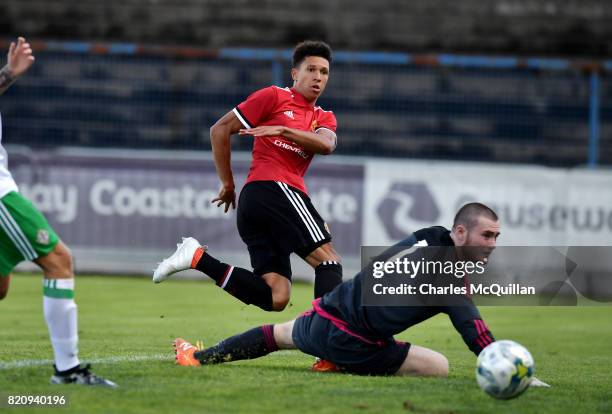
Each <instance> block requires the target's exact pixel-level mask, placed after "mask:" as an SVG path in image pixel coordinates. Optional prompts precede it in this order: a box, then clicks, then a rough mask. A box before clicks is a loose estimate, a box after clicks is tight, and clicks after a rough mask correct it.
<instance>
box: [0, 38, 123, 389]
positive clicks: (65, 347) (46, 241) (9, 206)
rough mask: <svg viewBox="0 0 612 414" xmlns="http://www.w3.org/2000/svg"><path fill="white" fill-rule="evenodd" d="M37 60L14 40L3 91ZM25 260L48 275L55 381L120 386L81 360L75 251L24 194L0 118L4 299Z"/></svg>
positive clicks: (0, 78)
mask: <svg viewBox="0 0 612 414" xmlns="http://www.w3.org/2000/svg"><path fill="white" fill-rule="evenodd" d="M33 63H34V56H33V55H32V49H31V47H30V44H29V43H27V42H26V41H25V39H24V38H23V37H20V38H19V39H18V41H17V43H15V42H13V43H11V46H10V48H9V52H8V56H7V65H6V66H4V67H3V68H2V69H0V95H1V94H3V93H4V91H6V89H7V88H8V87H9V86H10V85H11V84H12V83H13V82H14V81H15V80H16V79H17V78H18V77H19V76H20V75H22V74H23V73H24V72H26V71H27V70H28V69H29V68H30V66H32V64H33ZM26 260H28V261H33V262H35V263H36V264H37V265H38V266H39V267H40V268H41V269H42V270H43V273H44V275H45V277H44V280H43V310H44V315H45V321H46V322H47V327H48V329H49V336H50V337H51V344H52V345H53V353H54V357H55V372H54V374H53V376H52V377H51V383H53V384H70V383H76V384H82V385H98V386H106V387H116V384H115V383H113V382H112V381H109V380H106V379H104V378H102V377H99V376H97V375H95V374H93V373H91V372H90V370H89V368H90V366H89V365H85V366H84V365H81V363H80V361H79V357H78V340H79V339H78V329H77V306H76V304H75V302H74V273H73V270H72V255H71V253H70V250H68V248H67V247H66V245H65V244H64V243H62V241H61V240H60V239H59V237H58V236H57V234H56V233H55V232H54V231H53V229H52V228H51V226H49V223H48V222H47V220H46V219H45V217H44V216H43V215H42V213H41V212H40V211H38V209H37V208H36V207H35V206H34V205H33V204H32V203H31V202H30V201H29V200H27V199H26V198H25V197H23V196H22V195H21V194H19V189H18V187H17V184H16V183H15V180H13V177H12V176H11V173H10V172H9V170H8V161H7V155H6V151H5V149H4V148H3V147H2V119H1V118H0V299H4V298H5V297H6V295H7V293H8V289H9V282H10V278H11V275H10V273H11V271H12V270H13V268H14V267H15V266H16V265H17V264H18V263H20V262H22V261H26Z"/></svg>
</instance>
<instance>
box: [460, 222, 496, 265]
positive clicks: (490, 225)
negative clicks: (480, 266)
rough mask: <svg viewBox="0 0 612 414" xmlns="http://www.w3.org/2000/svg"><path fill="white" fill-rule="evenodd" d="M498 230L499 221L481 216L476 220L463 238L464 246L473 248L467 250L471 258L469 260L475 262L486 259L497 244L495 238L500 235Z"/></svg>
mask: <svg viewBox="0 0 612 414" xmlns="http://www.w3.org/2000/svg"><path fill="white" fill-rule="evenodd" d="M499 229H500V225H499V221H495V220H491V219H490V218H487V217H483V216H480V217H479V218H478V221H477V223H476V224H475V225H474V226H473V227H472V228H471V229H469V230H467V234H466V238H465V244H464V245H465V246H472V247H474V249H472V248H469V249H468V250H469V252H470V256H472V257H471V258H470V259H472V260H475V261H482V260H484V259H488V257H489V256H490V255H491V253H492V252H493V250H494V249H495V245H496V244H497V238H498V237H499V234H500V233H499Z"/></svg>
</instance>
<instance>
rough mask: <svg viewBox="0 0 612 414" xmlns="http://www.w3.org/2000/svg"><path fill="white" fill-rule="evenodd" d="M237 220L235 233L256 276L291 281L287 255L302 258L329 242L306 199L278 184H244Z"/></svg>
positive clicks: (310, 204) (317, 217)
mask: <svg viewBox="0 0 612 414" xmlns="http://www.w3.org/2000/svg"><path fill="white" fill-rule="evenodd" d="M237 216H238V217H237V221H238V232H239V233H240V237H241V238H242V240H243V241H244V242H245V243H246V245H247V247H248V250H249V255H250V257H251V266H252V267H253V272H254V273H255V274H257V275H263V274H265V273H269V272H276V273H280V274H281V275H283V276H285V277H287V278H288V279H291V262H290V260H289V256H290V255H291V253H296V254H297V255H299V256H300V257H302V258H305V257H306V256H308V255H309V254H310V253H311V252H313V251H314V250H315V249H317V248H318V247H319V246H321V245H323V244H325V243H328V242H329V241H331V234H330V233H329V231H328V230H327V228H326V225H325V222H324V221H323V219H322V218H321V216H320V215H319V213H318V212H317V210H316V209H315V208H314V206H313V205H312V202H311V201H310V198H309V197H308V195H306V194H305V193H303V192H302V191H300V190H298V189H296V188H294V187H291V186H289V185H287V184H285V183H281V182H278V181H252V182H250V183H247V184H246V185H245V186H244V188H243V189H242V191H241V192H240V197H239V199H238V211H237Z"/></svg>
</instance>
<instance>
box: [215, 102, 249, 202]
mask: <svg viewBox="0 0 612 414" xmlns="http://www.w3.org/2000/svg"><path fill="white" fill-rule="evenodd" d="M241 127H242V124H241V123H240V120H239V119H238V117H236V115H235V114H234V113H233V112H232V111H230V112H228V113H226V114H225V115H223V116H222V117H221V118H220V119H219V120H218V121H217V122H215V124H214V125H213V126H212V127H211V128H210V143H211V145H212V151H213V157H214V160H215V167H216V168H217V175H218V176H219V180H220V181H221V190H219V195H218V196H217V197H216V198H215V199H213V200H212V202H213V203H217V207H221V206H223V208H224V211H225V212H226V213H227V211H228V210H229V209H230V207H232V208H233V209H235V208H236V190H235V185H234V174H233V173H232V147H231V142H230V137H231V136H232V134H235V133H236V132H238V131H239V130H240V128H241Z"/></svg>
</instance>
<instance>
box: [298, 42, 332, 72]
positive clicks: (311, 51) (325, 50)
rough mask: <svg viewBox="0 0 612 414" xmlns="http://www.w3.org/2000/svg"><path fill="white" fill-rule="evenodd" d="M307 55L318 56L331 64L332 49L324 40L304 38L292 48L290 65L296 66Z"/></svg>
mask: <svg viewBox="0 0 612 414" xmlns="http://www.w3.org/2000/svg"><path fill="white" fill-rule="evenodd" d="M307 56H319V57H322V58H323V59H327V61H328V62H329V63H330V64H331V62H332V50H331V47H329V45H328V44H327V43H325V42H322V41H319V40H304V41H303V42H301V43H298V45H297V46H296V47H295V49H294V50H293V60H292V65H293V66H292V67H294V68H297V67H298V66H300V64H301V63H302V62H303V61H304V59H305V58H306V57H307Z"/></svg>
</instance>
